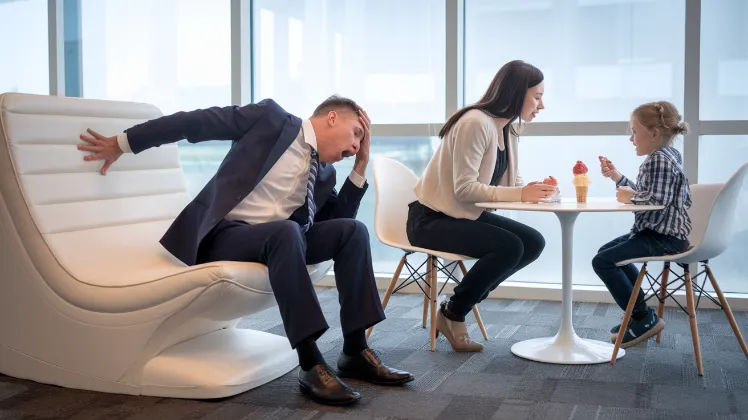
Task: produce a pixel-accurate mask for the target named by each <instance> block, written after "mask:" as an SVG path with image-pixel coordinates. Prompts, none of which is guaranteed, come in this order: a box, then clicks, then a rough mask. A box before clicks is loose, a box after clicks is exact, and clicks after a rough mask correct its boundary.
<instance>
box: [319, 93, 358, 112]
mask: <svg viewBox="0 0 748 420" xmlns="http://www.w3.org/2000/svg"><path fill="white" fill-rule="evenodd" d="M359 109H360V108H359V106H358V104H357V103H356V102H355V101H354V100H353V99H349V98H345V97H342V96H338V95H332V96H330V97H329V98H327V99H325V100H324V101H323V102H322V103H321V104H319V106H317V109H315V110H314V114H312V116H313V117H322V116H325V115H327V113H328V112H330V111H341V110H344V111H353V112H354V113H356V114H358V110H359Z"/></svg>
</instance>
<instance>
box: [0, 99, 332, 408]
mask: <svg viewBox="0 0 748 420" xmlns="http://www.w3.org/2000/svg"><path fill="white" fill-rule="evenodd" d="M160 115H161V112H160V111H159V110H158V109H157V108H156V107H154V106H151V105H146V104H137V103H128V102H114V101H98V100H87V99H78V98H64V97H54V96H40V95H24V94H15V93H8V94H3V95H0V267H2V271H3V274H2V276H0V373H3V374H6V375H9V376H13V377H18V378H23V379H30V380H33V381H37V382H42V383H48V384H54V385H59V386H63V387H70V388H80V389H87V390H94V391H103V392H113V393H122V394H134V395H139V394H142V395H152V396H163V397H180V398H218V397H226V396H230V395H234V394H237V393H240V392H243V391H246V390H248V389H251V388H254V387H257V386H259V385H262V384H264V383H266V382H269V381H271V380H273V379H275V378H278V377H279V376H281V375H283V374H285V373H287V372H289V371H290V370H292V369H293V368H294V367H295V366H297V363H298V361H297V357H296V354H295V352H294V351H292V350H291V347H290V345H289V343H288V340H287V339H286V338H285V337H281V336H277V335H273V334H268V333H265V332H261V331H253V330H248V329H237V328H236V325H237V323H238V322H239V320H240V319H241V318H242V317H243V316H245V315H248V314H252V313H255V312H258V311H261V310H263V309H266V308H269V307H272V306H274V305H276V302H275V299H274V297H273V293H272V290H271V288H270V284H269V281H268V277H267V268H266V267H265V266H264V265H261V264H255V263H240V262H214V263H208V264H201V265H196V266H193V267H187V266H185V265H184V264H182V263H181V262H180V261H178V260H177V259H176V258H174V257H172V256H171V255H170V254H169V253H168V252H167V251H165V250H164V249H163V248H162V247H161V245H160V244H159V242H158V241H159V239H160V238H161V235H162V234H163V233H164V231H165V230H166V229H167V228H168V226H169V225H170V223H171V221H172V220H173V219H174V217H176V215H177V214H178V213H179V212H180V211H181V210H182V208H183V207H184V206H185V205H186V204H187V203H188V202H189V200H190V197H189V195H188V193H187V189H186V182H185V177H184V174H183V172H182V168H181V164H180V160H179V153H178V150H177V146H176V145H167V146H162V147H158V148H154V149H151V150H148V151H145V152H143V153H141V154H138V155H132V154H126V155H123V156H122V157H121V158H120V159H119V160H118V161H117V162H116V163H115V164H114V165H113V167H112V168H111V170H110V172H108V174H107V175H106V176H101V175H100V174H99V173H98V170H99V168H100V167H101V164H102V162H101V161H96V162H84V161H83V156H84V152H81V151H79V150H77V148H76V145H77V144H80V143H82V141H81V140H80V139H79V135H80V134H81V133H84V132H85V130H86V129H87V128H89V127H90V128H92V129H94V130H96V131H98V132H100V133H106V134H114V133H118V132H121V131H122V130H124V129H126V128H128V127H130V126H132V125H135V124H138V123H140V122H143V121H146V120H149V119H152V118H156V117H159V116H160ZM330 266H331V263H329V262H328V263H324V264H320V265H317V266H310V267H309V270H310V273H311V274H312V277H313V280H314V281H318V280H319V279H321V278H322V276H323V275H324V274H325V272H326V271H327V270H328V269H329V268H330Z"/></svg>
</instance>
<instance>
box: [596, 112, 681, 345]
mask: <svg viewBox="0 0 748 420" xmlns="http://www.w3.org/2000/svg"><path fill="white" fill-rule="evenodd" d="M631 131H632V135H631V138H630V141H631V143H633V144H634V147H635V148H636V154H637V155H638V156H647V158H646V159H645V160H644V162H643V163H642V165H641V167H640V168H639V175H638V176H637V178H636V183H634V182H632V181H631V180H629V179H628V178H626V177H625V176H623V175H621V173H620V172H618V171H617V170H616V167H615V166H614V165H613V163H612V162H611V161H610V160H609V159H608V158H606V157H604V156H600V170H601V172H602V174H603V176H605V177H606V178H610V179H612V180H613V181H614V182H615V183H616V187H617V193H616V198H617V199H618V201H619V202H621V203H625V204H632V203H633V204H638V205H645V204H651V205H660V206H665V208H664V209H662V210H656V211H642V212H636V213H635V221H634V226H633V228H632V229H631V232H630V233H629V234H626V235H623V236H621V237H619V238H616V239H614V240H612V241H611V242H609V243H607V244H605V245H603V246H602V248H600V250H599V251H598V254H597V255H596V256H595V257H594V258H593V259H592V268H593V269H594V270H595V273H597V275H598V276H600V279H602V281H603V282H604V283H605V286H606V287H607V288H608V290H609V291H610V293H611V295H613V298H614V299H615V301H616V303H617V304H618V306H620V307H621V309H623V310H626V306H627V305H628V301H629V298H630V297H631V293H632V292H633V289H634V287H633V286H634V283H635V282H636V278H637V277H638V275H639V270H638V269H637V268H636V267H635V266H634V265H633V264H629V265H627V266H623V267H617V266H616V263H617V262H619V261H624V260H628V259H631V258H640V257H650V256H660V255H666V254H677V253H680V252H684V251H686V250H687V249H688V246H689V243H688V234H689V233H690V232H691V219H690V218H689V216H688V213H687V209H688V208H689V207H690V206H691V191H690V188H689V187H688V179H686V176H685V174H684V173H683V159H682V158H681V155H680V152H678V150H677V149H675V148H674V147H673V140H674V139H675V137H676V136H677V135H679V134H685V133H687V132H688V124H686V123H685V122H681V116H680V114H679V113H678V110H677V109H676V108H675V106H674V105H673V104H671V103H670V102H666V101H659V102H652V103H648V104H644V105H641V106H639V107H638V108H636V109H635V110H634V112H633V113H632V114H631ZM619 328H620V325H617V326H615V327H613V329H611V331H610V333H611V341H612V342H615V339H616V336H617V335H618V331H619ZM663 328H665V322H664V321H663V320H662V319H660V318H659V317H658V316H657V314H656V313H655V311H654V308H648V307H647V305H646V303H645V302H644V292H642V291H641V290H640V291H639V297H638V299H637V302H636V306H634V311H633V313H632V315H631V321H630V323H629V325H628V328H627V330H626V334H625V335H624V337H623V344H622V347H623V348H628V347H631V346H634V345H636V344H639V343H641V342H643V341H645V340H647V339H649V338H650V337H652V336H654V335H656V334H657V333H658V332H660V331H662V329H663Z"/></svg>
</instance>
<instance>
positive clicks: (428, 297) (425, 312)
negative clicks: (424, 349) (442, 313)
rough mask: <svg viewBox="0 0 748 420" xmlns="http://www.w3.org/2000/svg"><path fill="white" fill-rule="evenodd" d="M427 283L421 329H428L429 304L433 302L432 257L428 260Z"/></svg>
mask: <svg viewBox="0 0 748 420" xmlns="http://www.w3.org/2000/svg"><path fill="white" fill-rule="evenodd" d="M425 278H426V281H425V282H424V285H423V291H424V292H425V293H424V294H423V321H422V322H421V327H422V328H426V320H427V319H428V318H427V317H428V313H429V307H430V306H429V302H430V301H431V255H429V256H428V259H427V260H426V277H425Z"/></svg>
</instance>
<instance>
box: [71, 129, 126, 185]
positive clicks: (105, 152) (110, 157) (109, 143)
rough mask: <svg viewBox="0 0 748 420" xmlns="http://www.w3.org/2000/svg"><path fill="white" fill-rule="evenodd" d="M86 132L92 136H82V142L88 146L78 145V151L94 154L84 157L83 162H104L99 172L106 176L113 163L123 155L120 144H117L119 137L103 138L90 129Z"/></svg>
mask: <svg viewBox="0 0 748 420" xmlns="http://www.w3.org/2000/svg"><path fill="white" fill-rule="evenodd" d="M86 131H88V134H90V135H85V134H81V140H83V141H85V142H86V143H88V144H80V145H78V150H85V151H87V152H93V153H92V154H90V155H86V156H84V157H83V160H85V161H91V160H103V161H104V166H102V167H101V170H100V171H99V172H101V174H102V175H106V171H107V170H108V169H109V167H110V166H112V163H114V162H115V161H116V160H117V159H119V157H120V156H122V153H123V152H122V149H120V148H119V143H117V136H112V137H106V136H102V135H101V134H99V133H97V132H95V131H93V130H91V129H90V128H89V129H88V130H86Z"/></svg>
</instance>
